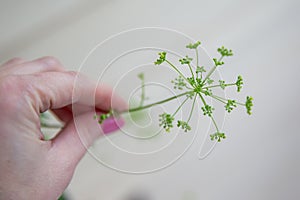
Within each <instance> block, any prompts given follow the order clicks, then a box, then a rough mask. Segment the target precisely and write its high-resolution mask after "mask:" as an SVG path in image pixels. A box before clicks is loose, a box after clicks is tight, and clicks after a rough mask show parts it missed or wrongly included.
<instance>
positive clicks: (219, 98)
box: [211, 95, 227, 104]
mask: <svg viewBox="0 0 300 200" xmlns="http://www.w3.org/2000/svg"><path fill="white" fill-rule="evenodd" d="M211 97H212V98H214V99H215V100H218V101H220V102H222V103H224V104H226V103H227V100H226V101H225V99H223V98H221V97H219V96H216V95H211Z"/></svg>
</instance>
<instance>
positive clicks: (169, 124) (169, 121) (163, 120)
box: [159, 113, 174, 132]
mask: <svg viewBox="0 0 300 200" xmlns="http://www.w3.org/2000/svg"><path fill="white" fill-rule="evenodd" d="M159 117H160V119H159V122H160V124H159V126H161V127H163V128H164V129H165V130H166V132H170V130H171V128H173V121H174V117H172V116H171V115H170V114H168V113H163V114H161V115H159Z"/></svg>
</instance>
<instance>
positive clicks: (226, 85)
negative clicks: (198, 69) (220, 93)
mask: <svg viewBox="0 0 300 200" xmlns="http://www.w3.org/2000/svg"><path fill="white" fill-rule="evenodd" d="M234 85H236V83H228V84H224V86H225V87H228V86H234ZM220 86H221V85H220V84H219V85H211V86H206V87H203V89H208V88H215V87H220Z"/></svg>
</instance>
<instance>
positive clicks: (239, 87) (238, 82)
mask: <svg viewBox="0 0 300 200" xmlns="http://www.w3.org/2000/svg"><path fill="white" fill-rule="evenodd" d="M235 84H236V86H237V91H238V92H240V91H241V89H242V87H243V84H244V82H243V77H242V76H241V75H239V76H238V78H237V81H236V82H235Z"/></svg>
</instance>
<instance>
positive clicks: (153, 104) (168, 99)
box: [119, 91, 191, 114]
mask: <svg viewBox="0 0 300 200" xmlns="http://www.w3.org/2000/svg"><path fill="white" fill-rule="evenodd" d="M190 93H191V91H188V92H184V93H181V94H178V95H175V96H172V97H170V98H167V99H164V100H162V101H158V102H155V103H151V104H148V105H145V106H141V107H136V108H130V109H128V110H125V111H122V112H119V114H122V113H130V112H136V111H140V110H144V109H147V108H150V107H152V106H156V105H159V104H163V103H166V102H168V101H171V100H173V99H176V98H179V97H181V96H184V95H187V94H190Z"/></svg>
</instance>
